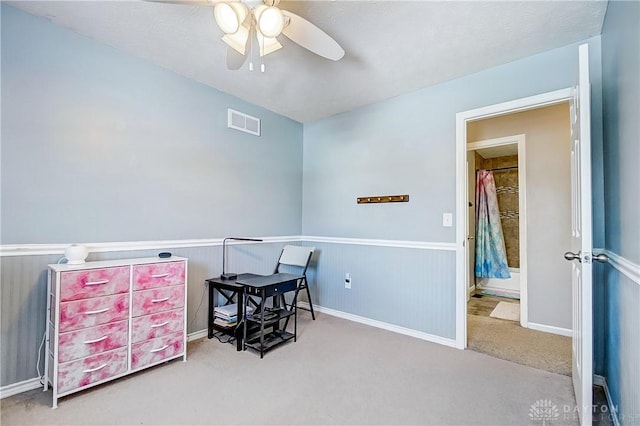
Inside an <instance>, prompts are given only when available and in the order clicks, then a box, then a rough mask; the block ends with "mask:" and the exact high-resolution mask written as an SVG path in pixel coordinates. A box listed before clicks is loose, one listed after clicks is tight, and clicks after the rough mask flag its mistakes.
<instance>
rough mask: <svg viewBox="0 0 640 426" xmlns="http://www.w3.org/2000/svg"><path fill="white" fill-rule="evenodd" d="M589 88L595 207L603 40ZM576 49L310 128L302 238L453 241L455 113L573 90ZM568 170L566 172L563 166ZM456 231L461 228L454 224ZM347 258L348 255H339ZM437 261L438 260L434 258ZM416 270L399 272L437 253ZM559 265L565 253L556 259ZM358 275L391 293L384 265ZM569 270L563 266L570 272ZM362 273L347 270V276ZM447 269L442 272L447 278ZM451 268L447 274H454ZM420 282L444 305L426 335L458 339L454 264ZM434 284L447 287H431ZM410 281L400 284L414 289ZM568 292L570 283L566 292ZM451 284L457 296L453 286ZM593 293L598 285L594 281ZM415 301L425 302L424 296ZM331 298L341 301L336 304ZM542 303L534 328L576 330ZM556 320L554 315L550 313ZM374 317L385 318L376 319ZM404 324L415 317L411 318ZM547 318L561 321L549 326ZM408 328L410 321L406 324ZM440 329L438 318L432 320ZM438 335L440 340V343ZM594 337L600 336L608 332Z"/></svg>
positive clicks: (598, 223) (558, 303) (548, 298)
mask: <svg viewBox="0 0 640 426" xmlns="http://www.w3.org/2000/svg"><path fill="white" fill-rule="evenodd" d="M588 43H589V48H590V74H591V82H592V98H593V102H592V118H593V126H592V127H593V130H592V136H593V138H592V139H593V140H592V145H593V151H594V161H593V162H594V164H593V184H594V185H593V188H594V199H595V200H600V199H601V197H602V156H601V152H602V98H601V90H600V88H601V67H600V38H599V37H594V38H591V39H589V40H588ZM577 59H578V44H572V45H569V46H565V47H562V48H559V49H555V50H551V51H548V52H545V53H542V54H539V55H535V56H531V57H528V58H525V59H522V60H519V61H516V62H512V63H509V64H506V65H503V66H499V67H495V68H491V69H489V70H486V71H483V72H479V73H477V74H473V75H470V76H466V77H462V78H460V79H457V80H453V81H450V82H447V83H444V84H440V85H437V86H433V87H428V88H425V89H422V90H418V91H416V92H412V93H409V94H407V95H403V96H398V97H396V98H393V99H390V100H387V101H384V102H379V103H376V104H372V105H369V106H366V107H363V108H360V109H357V110H354V111H351V112H347V113H344V114H340V115H336V116H333V117H330V118H327V119H324V120H320V121H317V122H314V123H311V124H305V126H304V154H303V158H304V167H303V174H304V184H303V191H304V192H303V216H302V231H303V233H304V235H308V236H324V237H326V236H329V237H352V238H372V239H390V240H414V241H415V240H417V241H428V242H454V238H455V226H454V227H451V228H445V227H443V226H442V214H443V213H445V212H452V213H453V212H455V196H456V188H455V182H456V156H455V150H456V144H455V138H456V134H455V131H456V129H455V117H456V113H458V112H462V111H466V110H470V109H474V108H478V107H482V106H487V105H492V104H496V103H500V102H506V101H510V100H513V99H518V98H523V97H527V96H532V95H536V94H540V93H545V92H550V91H553V90H558V89H564V88H568V87H572V86H573V85H574V84H575V83H576V79H577V72H578V71H577ZM568 166H569V164H567V167H568ZM391 194H409V195H410V201H409V202H408V203H393V204H368V205H358V204H356V198H357V197H359V196H369V195H391ZM602 210H603V209H602V208H601V207H598V206H595V207H594V229H595V230H596V235H595V236H594V239H595V240H596V242H598V241H599V243H598V244H600V246H602V242H603V235H604V233H603V229H602V228H603V214H602ZM454 225H456V224H454ZM340 250H342V248H341V249H340ZM380 250H381V251H383V252H385V254H381V255H380V257H379V259H387V260H386V261H387V262H399V261H400V260H399V259H398V257H397V254H396V251H395V250H394V249H391V248H380ZM437 255H439V253H438V254H437ZM425 256H426V258H425V259H422V260H421V261H419V262H416V263H411V262H408V263H406V264H405V263H403V265H404V266H403V268H402V271H403V274H405V275H403V276H407V277H410V276H412V275H414V276H416V277H420V276H422V268H423V267H424V263H425V262H426V263H428V262H429V261H430V260H429V256H436V252H428V253H426V254H425ZM559 256H561V254H559ZM354 261H355V262H356V263H358V265H357V268H359V269H362V270H366V271H368V273H369V275H368V276H367V281H366V288H367V289H375V290H374V291H384V290H383V289H386V288H387V287H388V285H389V283H388V281H387V276H388V274H387V273H386V270H385V268H386V266H385V264H384V263H385V262H383V261H378V260H377V259H376V260H371V259H369V258H367V257H362V258H357V259H354ZM329 267H330V268H333V269H332V271H330V272H329V271H327V272H326V274H325V276H332V277H340V276H341V275H344V272H348V271H347V270H346V269H348V268H346V269H345V266H343V265H339V264H338V263H329ZM568 267H569V264H567V268H568ZM354 268H356V266H351V269H354ZM443 268H444V269H443ZM446 268H449V269H448V270H447V269H446ZM431 272H433V274H432V275H428V276H429V280H427V279H423V281H422V282H421V286H419V288H421V289H423V291H427V292H428V294H429V296H430V297H432V298H433V299H434V300H437V301H438V307H439V309H436V312H437V313H438V319H439V320H440V321H444V322H445V323H446V324H447V326H446V327H442V328H440V327H436V326H435V325H434V323H431V324H429V325H428V326H427V327H426V329H428V330H431V331H430V332H432V333H434V334H437V335H439V336H442V337H449V338H452V337H453V335H452V334H449V331H450V330H451V329H450V328H448V324H449V322H450V321H453V316H454V314H455V312H454V311H455V308H454V303H453V302H454V301H453V299H454V292H453V288H454V286H455V285H454V280H453V279H452V280H450V281H448V280H443V277H445V276H451V277H454V276H455V265H454V264H453V263H451V264H448V263H446V262H445V263H443V264H441V265H440V268H438V269H437V270H433V271H431ZM430 280H435V281H437V280H442V281H440V282H438V283H433V282H431V281H430ZM408 281H410V280H404V279H403V280H400V282H402V284H401V285H402V286H409V284H407V282H408ZM566 284H567V286H569V283H568V282H567V283H566ZM333 285H336V278H333V279H331V280H329V281H328V282H325V281H323V280H322V279H320V280H319V286H320V287H325V286H327V287H328V286H333ZM447 285H450V286H451V287H447ZM596 285H597V286H600V287H599V288H601V283H600V282H597V283H596ZM417 294H418V295H420V294H421V293H420V292H418V293H417ZM335 297H338V296H337V295H336V296H335ZM339 297H346V298H349V299H350V300H351V301H350V302H349V303H346V302H345V301H341V302H339V301H337V300H333V301H332V303H334V304H336V305H343V306H344V307H345V309H347V311H348V312H352V313H355V311H356V310H357V309H358V306H359V305H361V304H362V305H363V304H365V303H366V302H365V300H366V299H365V298H366V294H365V293H363V294H361V295H360V297H362V299H361V300H360V301H354V300H353V299H354V298H357V297H358V295H355V294H353V293H344V294H342V295H341V296H339ZM542 298H543V302H542V303H537V304H530V306H529V321H531V322H536V323H542V324H545V325H550V326H555V327H563V328H566V327H570V323H569V325H567V323H566V321H565V319H566V315H564V313H566V309H567V306H569V305H567V303H569V301H568V299H566V298H564V299H563V298H558V297H553V294H549V293H548V292H547V294H546V295H544V296H542ZM550 313H551V314H550ZM370 314H371V315H373V318H375V319H379V317H380V314H378V313H374V312H371V313H370ZM403 315H407V318H406V321H410V319H409V318H408V317H409V316H410V315H412V314H411V313H409V311H407V312H406V313H405V314H403ZM549 318H553V319H556V321H557V322H555V323H554V322H550V321H549ZM403 320H405V319H403ZM430 320H431V321H434V320H435V319H434V318H431V319H430ZM441 333H442V334H441ZM596 334H597V335H598V336H601V334H602V330H597V331H596Z"/></svg>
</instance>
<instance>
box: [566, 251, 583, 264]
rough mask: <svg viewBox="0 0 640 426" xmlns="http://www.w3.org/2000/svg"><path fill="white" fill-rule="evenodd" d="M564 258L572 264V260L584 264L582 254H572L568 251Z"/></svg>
mask: <svg viewBox="0 0 640 426" xmlns="http://www.w3.org/2000/svg"><path fill="white" fill-rule="evenodd" d="M564 258H565V259H567V260H568V261H569V262H571V261H572V260H577V261H578V262H580V263H582V252H578V253H572V252H570V251H568V252H566V253H565V254H564Z"/></svg>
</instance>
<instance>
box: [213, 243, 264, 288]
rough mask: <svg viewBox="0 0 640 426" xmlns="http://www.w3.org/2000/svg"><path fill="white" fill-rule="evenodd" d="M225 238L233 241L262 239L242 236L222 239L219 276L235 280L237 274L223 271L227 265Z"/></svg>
mask: <svg viewBox="0 0 640 426" xmlns="http://www.w3.org/2000/svg"><path fill="white" fill-rule="evenodd" d="M227 240H233V241H258V242H261V241H262V240H261V239H259V238H244V237H242V238H241V237H227V238H225V239H224V240H222V274H221V275H220V278H222V279H223V280H235V279H236V278H237V277H238V274H236V273H234V272H225V271H224V270H225V268H226V265H227V262H226V260H227V259H226V253H227Z"/></svg>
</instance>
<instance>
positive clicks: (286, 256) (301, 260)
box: [274, 245, 316, 320]
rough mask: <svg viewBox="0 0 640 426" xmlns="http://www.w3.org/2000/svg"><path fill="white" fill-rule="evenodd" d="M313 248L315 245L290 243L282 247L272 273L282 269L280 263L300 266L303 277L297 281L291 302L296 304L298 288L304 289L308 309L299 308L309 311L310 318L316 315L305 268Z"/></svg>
mask: <svg viewBox="0 0 640 426" xmlns="http://www.w3.org/2000/svg"><path fill="white" fill-rule="evenodd" d="M314 250H315V247H300V246H291V245H286V246H284V248H283V249H282V252H281V253H280V258H279V259H278V263H277V264H276V270H275V271H274V274H277V273H278V272H283V271H280V266H282V265H287V266H295V267H298V268H302V269H301V270H302V272H300V274H301V275H303V278H302V279H300V280H299V281H298V286H297V287H296V291H295V293H294V296H293V302H296V303H295V304H296V306H297V300H298V293H299V292H300V290H302V289H306V290H307V297H308V298H309V309H306V308H300V309H304V310H307V311H311V318H313V319H314V320H315V319H316V315H315V313H314V312H313V303H311V293H310V292H309V285H308V283H307V268H308V267H309V262H310V261H311V256H312V255H313V251H314Z"/></svg>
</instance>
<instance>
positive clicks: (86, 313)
mask: <svg viewBox="0 0 640 426" xmlns="http://www.w3.org/2000/svg"><path fill="white" fill-rule="evenodd" d="M108 310H109V308H104V309H98V310H97V311H87V312H85V315H95V314H101V313H104V312H107V311H108Z"/></svg>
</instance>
